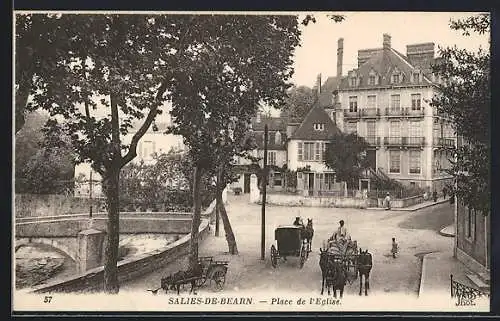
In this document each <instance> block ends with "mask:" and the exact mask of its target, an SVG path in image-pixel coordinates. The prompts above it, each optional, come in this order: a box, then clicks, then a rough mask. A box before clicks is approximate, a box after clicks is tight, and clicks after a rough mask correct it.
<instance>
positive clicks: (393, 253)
mask: <svg viewBox="0 0 500 321" xmlns="http://www.w3.org/2000/svg"><path fill="white" fill-rule="evenodd" d="M391 252H392V257H393V258H396V253H398V243H396V238H394V237H393V238H392V250H391Z"/></svg>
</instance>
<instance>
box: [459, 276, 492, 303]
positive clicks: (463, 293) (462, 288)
mask: <svg viewBox="0 0 500 321" xmlns="http://www.w3.org/2000/svg"><path fill="white" fill-rule="evenodd" d="M450 294H451V297H452V298H461V299H466V300H475V299H477V298H481V297H487V298H489V297H490V294H489V293H487V292H483V291H481V290H478V289H474V288H472V287H470V286H467V285H465V284H462V283H460V282H458V281H455V280H453V274H450Z"/></svg>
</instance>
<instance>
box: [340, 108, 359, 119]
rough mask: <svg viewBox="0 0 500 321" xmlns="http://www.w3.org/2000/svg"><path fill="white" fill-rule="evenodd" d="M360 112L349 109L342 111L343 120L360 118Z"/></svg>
mask: <svg viewBox="0 0 500 321" xmlns="http://www.w3.org/2000/svg"><path fill="white" fill-rule="evenodd" d="M360 114H361V113H360V110H359V109H358V110H356V111H351V110H349V109H344V118H359V117H360Z"/></svg>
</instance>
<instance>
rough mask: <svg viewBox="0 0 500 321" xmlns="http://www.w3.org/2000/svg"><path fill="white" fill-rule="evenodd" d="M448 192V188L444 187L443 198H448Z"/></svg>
mask: <svg viewBox="0 0 500 321" xmlns="http://www.w3.org/2000/svg"><path fill="white" fill-rule="evenodd" d="M447 193H448V189H447V188H446V186H444V187H443V199H446V194H447Z"/></svg>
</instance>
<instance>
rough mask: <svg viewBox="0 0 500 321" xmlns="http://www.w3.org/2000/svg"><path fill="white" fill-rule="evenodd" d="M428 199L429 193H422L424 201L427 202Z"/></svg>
mask: <svg viewBox="0 0 500 321" xmlns="http://www.w3.org/2000/svg"><path fill="white" fill-rule="evenodd" d="M428 199H429V193H427V191H425V192H424V201H427V200H428Z"/></svg>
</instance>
